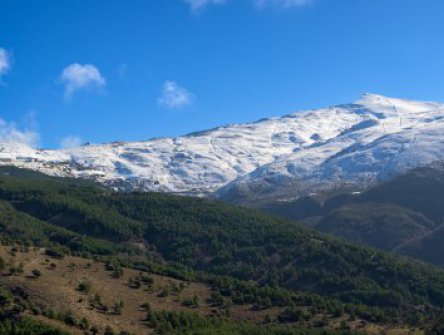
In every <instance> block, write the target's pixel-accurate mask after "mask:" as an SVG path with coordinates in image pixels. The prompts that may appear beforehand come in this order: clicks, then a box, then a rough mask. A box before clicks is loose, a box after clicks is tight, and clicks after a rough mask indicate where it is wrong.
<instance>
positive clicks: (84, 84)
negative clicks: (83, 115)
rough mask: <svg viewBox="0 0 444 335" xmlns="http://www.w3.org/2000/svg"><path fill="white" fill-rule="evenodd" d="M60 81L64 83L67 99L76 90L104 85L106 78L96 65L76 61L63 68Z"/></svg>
mask: <svg viewBox="0 0 444 335" xmlns="http://www.w3.org/2000/svg"><path fill="white" fill-rule="evenodd" d="M60 82H61V83H62V84H63V85H65V98H66V99H68V100H69V99H71V98H72V96H73V95H74V93H76V92H77V91H78V90H81V89H91V88H100V87H104V86H105V85H106V80H105V78H104V77H103V76H102V75H101V73H100V71H99V69H98V68H97V67H95V66H94V65H90V64H85V65H82V64H77V63H76V64H71V65H69V66H67V67H66V68H65V69H64V70H63V72H62V75H61V76H60Z"/></svg>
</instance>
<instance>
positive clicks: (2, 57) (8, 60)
mask: <svg viewBox="0 0 444 335" xmlns="http://www.w3.org/2000/svg"><path fill="white" fill-rule="evenodd" d="M11 67H12V55H11V53H10V52H8V51H7V50H5V49H3V48H0V82H1V81H2V77H3V76H4V75H5V74H7V73H8V72H9V70H11Z"/></svg>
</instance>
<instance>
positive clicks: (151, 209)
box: [0, 169, 444, 314]
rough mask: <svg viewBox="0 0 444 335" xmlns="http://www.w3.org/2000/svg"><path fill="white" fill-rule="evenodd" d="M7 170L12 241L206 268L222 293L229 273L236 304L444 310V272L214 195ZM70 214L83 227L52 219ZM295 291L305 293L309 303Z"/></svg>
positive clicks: (7, 233) (1, 185) (2, 181)
mask: <svg viewBox="0 0 444 335" xmlns="http://www.w3.org/2000/svg"><path fill="white" fill-rule="evenodd" d="M0 171H1V173H0V190H1V192H0V198H1V199H2V201H4V202H6V203H8V204H9V206H10V207H11V208H13V210H10V211H9V214H8V215H4V216H2V217H0V223H1V224H2V226H3V227H4V229H2V232H1V234H0V237H1V239H2V240H3V241H11V240H20V239H23V240H25V241H32V242H34V243H36V244H38V245H43V246H47V245H50V246H51V247H54V248H55V247H57V246H58V247H60V246H61V247H64V248H69V249H71V250H72V251H74V252H77V253H85V254H101V255H107V254H115V255H118V254H128V255H129V256H130V258H129V259H130V260H131V261H130V262H136V263H137V262H140V263H138V264H144V263H143V262H145V261H148V260H150V261H153V262H157V263H156V264H158V265H156V266H155V267H158V266H164V265H166V264H171V265H174V264H175V265H176V266H177V265H179V267H176V268H175V269H176V270H175V272H173V273H176V274H177V273H180V275H181V276H182V277H183V276H185V277H189V276H190V271H201V273H204V274H206V275H204V276H203V278H206V279H205V280H209V281H211V284H212V285H216V286H217V287H221V289H222V287H225V289H227V285H228V283H229V281H228V282H227V280H228V279H227V278H228V277H230V278H235V279H236V280H240V281H246V282H245V284H241V283H242V282H232V283H231V284H229V286H230V287H231V288H230V292H232V294H234V295H235V296H233V300H236V299H237V300H236V301H248V302H258V300H257V299H258V298H257V294H259V292H261V291H260V289H259V288H263V290H264V291H263V293H261V294H265V295H266V296H269V295H270V294H271V295H272V297H273V298H272V305H273V304H278V305H281V304H284V305H286V304H289V301H290V300H291V301H292V299H296V300H297V301H299V299H303V301H306V300H304V299H308V298H302V297H303V296H304V294H315V295H318V294H320V295H322V296H323V297H329V298H328V299H332V298H333V299H339V300H340V301H342V302H350V303H351V302H353V303H362V304H364V305H368V306H379V307H384V308H400V307H401V306H404V307H405V308H407V309H408V305H409V304H410V305H411V304H413V305H422V304H424V303H430V304H433V305H437V306H441V305H442V304H444V272H442V271H440V270H437V269H434V268H432V267H429V266H427V265H423V264H420V263H418V262H415V261H409V260H404V259H399V258H397V257H394V256H392V255H388V254H384V253H382V252H379V251H376V250H372V249H368V248H362V247H358V246H356V245H352V244H348V243H345V242H342V241H340V240H336V239H334V238H330V237H328V236H326V235H323V234H320V233H317V232H315V231H312V230H308V229H306V228H304V227H303V226H301V225H298V224H295V223H291V222H287V221H283V220H279V219H276V218H274V217H271V216H267V215H264V214H262V213H260V212H255V211H251V210H247V209H242V208H237V207H232V206H227V205H224V204H222V203H219V202H215V201H211V200H206V199H198V198H187V197H176V196H171V195H166V194H158V193H155V194H153V193H145V194H143V193H131V194H126V193H110V192H106V191H104V190H103V189H101V188H97V187H92V186H91V185H82V184H77V183H75V182H74V181H73V180H70V179H57V178H48V177H42V178H43V179H39V177H38V174H28V173H27V172H25V174H26V175H25V176H23V177H21V173H22V171H21V170H15V169H6V171H5V170H4V169H2V170H0ZM5 173H6V175H5ZM67 199H69V201H67ZM27 204H33V206H27ZM92 204H94V205H92ZM37 205H38V206H37ZM91 206H93V208H91ZM35 208H38V210H35ZM66 212H69V213H70V218H71V220H72V221H75V224H74V222H71V224H70V225H65V224H64V222H63V221H54V220H53V219H52V218H53V217H57V216H58V215H59V214H60V213H66ZM105 213H107V215H105ZM17 220H19V221H23V223H22V224H23V225H27V226H28V228H27V229H26V232H28V233H29V232H32V231H36V232H37V233H36V234H40V233H39V231H41V228H40V227H41V226H42V225H44V226H43V228H44V229H48V230H50V231H47V232H45V236H49V238H50V237H51V236H53V234H55V233H58V234H60V235H62V237H63V238H58V239H55V240H51V239H50V240H49V241H47V240H44V239H42V240H41V239H32V238H30V237H29V236H28V235H25V234H24V235H23V237H22V238H20V235H19V234H18V232H17V230H14V227H15V224H16V223H15V222H17ZM42 222H44V224H43V223H42ZM61 226H62V227H63V228H61ZM51 227H52V228H51ZM86 228H89V229H86ZM51 230H52V231H51ZM66 231H69V234H68V233H64V232H66ZM110 231H112V232H113V236H110ZM80 234H82V235H80ZM135 242H137V244H136V243H135ZM139 245H144V248H140V247H138V246H139ZM153 266H154V265H150V267H151V268H152V267H153ZM227 276H228V277H227ZM218 278H219V279H218ZM223 278H226V279H227V280H225V279H223ZM424 279H426V280H424ZM246 283H250V284H252V283H254V285H256V288H255V289H254V290H255V291H254V292H257V293H255V294H253V293H251V292H250V294H248V295H243V296H242V298H240V296H238V295H237V294H239V291H238V290H239V289H241V288H242V287H244V288H242V290H244V289H246V288H245V287H246V286H244V285H247V286H248V285H250V284H246ZM236 287H238V288H236ZM274 289H279V290H281V291H278V292H277V291H276V292H275V291H273V290H274ZM257 290H259V291H257ZM282 290H284V291H282ZM285 290H287V291H285ZM236 292H238V293H236ZM285 292H293V293H296V292H298V294H299V298H296V297H293V298H291V295H290V296H288V294H289V293H285ZM255 296H256V298H255ZM255 299H256V300H255ZM261 299H263V298H261ZM289 299H290V300H289ZM310 299H311V298H310ZM303 303H307V302H303ZM401 314H402V313H401Z"/></svg>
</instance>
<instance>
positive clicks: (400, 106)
mask: <svg viewBox="0 0 444 335" xmlns="http://www.w3.org/2000/svg"><path fill="white" fill-rule="evenodd" d="M356 103H357V104H359V105H363V106H366V107H368V108H370V109H377V110H379V111H380V112H383V111H394V112H396V113H399V112H402V113H417V112H425V111H429V110H432V109H442V108H444V105H443V104H441V103H437V102H424V101H415V100H408V99H399V98H390V97H386V96H383V95H380V94H374V93H365V94H363V95H362V97H361V98H360V99H359V100H358V101H356Z"/></svg>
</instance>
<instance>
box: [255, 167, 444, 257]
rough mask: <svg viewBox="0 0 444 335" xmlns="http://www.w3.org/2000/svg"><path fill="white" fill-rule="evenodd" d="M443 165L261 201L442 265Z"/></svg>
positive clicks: (312, 222)
mask: <svg viewBox="0 0 444 335" xmlns="http://www.w3.org/2000/svg"><path fill="white" fill-rule="evenodd" d="M442 199H444V166H443V164H442V163H439V164H438V163H436V164H433V165H431V166H428V167H423V168H417V169H413V170H411V171H409V172H408V173H406V174H403V175H400V176H397V177H394V178H392V179H390V180H389V181H387V182H383V183H380V184H378V185H376V186H373V187H371V188H369V189H368V190H366V191H364V192H362V193H357V192H345V191H343V192H342V193H333V194H329V193H325V194H316V195H311V196H307V197H301V198H297V199H294V200H292V201H286V202H282V201H277V202H276V201H271V202H268V203H262V204H260V206H261V207H262V208H263V209H265V210H266V211H269V212H271V213H274V214H277V215H280V216H283V217H286V218H288V219H297V220H303V221H304V222H306V223H307V224H308V225H310V226H312V227H314V228H316V229H318V230H321V231H323V232H328V233H332V234H335V235H338V236H341V237H344V238H347V239H349V240H352V241H355V242H360V243H365V244H368V245H372V246H376V247H379V248H383V249H387V250H394V251H397V252H402V253H405V254H408V255H411V256H414V257H417V258H420V259H422V260H425V261H427V262H431V263H434V264H439V265H443V264H444V256H443V255H444V249H443V248H442V243H441V241H442V236H443V223H444V221H443V220H444V206H443V200H442Z"/></svg>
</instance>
